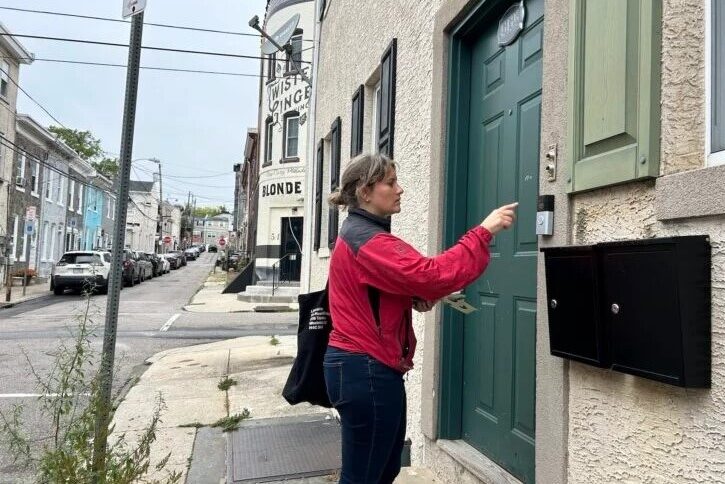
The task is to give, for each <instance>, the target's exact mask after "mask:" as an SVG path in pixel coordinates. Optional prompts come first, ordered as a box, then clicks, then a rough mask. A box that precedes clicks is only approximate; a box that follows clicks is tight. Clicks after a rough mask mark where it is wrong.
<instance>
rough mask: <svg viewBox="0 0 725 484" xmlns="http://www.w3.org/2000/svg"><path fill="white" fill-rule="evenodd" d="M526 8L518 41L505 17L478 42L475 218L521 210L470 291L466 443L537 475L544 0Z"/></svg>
mask: <svg viewBox="0 0 725 484" xmlns="http://www.w3.org/2000/svg"><path fill="white" fill-rule="evenodd" d="M526 6H527V9H528V12H527V25H526V26H525V30H524V32H523V33H522V34H521V35H520V36H519V38H518V39H517V40H516V41H515V42H514V43H513V44H511V45H509V46H508V47H499V46H498V45H497V43H496V29H497V26H498V22H497V21H490V22H487V24H486V25H487V26H488V27H486V28H485V29H484V30H483V32H482V36H481V37H480V38H478V39H476V40H475V41H473V42H472V43H471V46H470V47H471V68H470V73H471V74H470V75H471V77H470V86H471V88H470V89H471V91H470V100H471V102H470V119H469V124H468V125H469V132H468V165H467V170H468V180H467V183H468V186H467V195H466V214H467V215H466V216H467V222H468V225H469V226H474V225H476V224H478V223H480V221H481V220H482V219H483V217H485V215H486V214H488V213H489V212H490V211H491V210H493V209H494V208H496V207H498V206H500V205H502V204H504V203H508V202H512V201H518V202H519V209H518V220H517V223H516V224H515V225H514V227H512V228H511V229H510V230H508V231H506V232H502V233H500V234H499V235H498V236H496V237H495V239H494V240H493V241H492V243H491V244H490V250H491V256H492V257H491V263H490V265H489V267H488V269H487V270H486V272H485V273H484V275H483V276H482V277H481V278H479V279H478V280H477V281H476V282H475V283H473V284H472V285H471V286H469V287H468V288H467V290H466V298H467V299H468V300H469V301H470V302H471V304H472V305H474V306H475V307H476V308H477V309H478V311H476V312H474V313H472V314H470V315H467V316H466V317H465V320H464V328H463V343H462V347H463V396H462V405H463V408H462V413H461V415H462V425H461V428H462V434H463V439H464V440H466V441H467V442H469V443H470V444H471V445H472V446H474V447H475V448H477V449H478V450H480V451H481V452H482V453H484V454H485V455H487V456H488V457H489V458H491V459H492V460H494V461H495V462H497V463H498V464H499V465H500V466H501V467H503V468H505V469H506V470H508V471H509V472H510V473H512V474H513V475H515V476H516V477H517V478H519V479H521V480H523V481H524V482H533V480H534V435H535V421H536V418H535V385H536V375H535V371H536V266H537V265H536V260H537V247H538V240H537V236H536V234H535V216H536V202H537V196H538V183H539V139H540V129H541V61H542V53H543V50H542V45H543V43H542V41H543V0H531V1H528V2H526ZM495 20H497V19H495Z"/></svg>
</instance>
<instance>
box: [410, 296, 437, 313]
mask: <svg viewBox="0 0 725 484" xmlns="http://www.w3.org/2000/svg"><path fill="white" fill-rule="evenodd" d="M436 302H437V301H424V300H422V299H414V300H413V309H415V310H416V311H418V312H419V313H425V312H428V311H430V310H431V309H433V306H435V305H436Z"/></svg>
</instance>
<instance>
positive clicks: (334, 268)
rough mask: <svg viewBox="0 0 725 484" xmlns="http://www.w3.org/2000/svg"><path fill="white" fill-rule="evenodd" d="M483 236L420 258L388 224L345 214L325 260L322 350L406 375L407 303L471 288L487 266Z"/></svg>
mask: <svg viewBox="0 0 725 484" xmlns="http://www.w3.org/2000/svg"><path fill="white" fill-rule="evenodd" d="M491 237H492V236H491V233H490V232H489V231H488V230H486V229H485V228H483V227H480V226H479V227H476V228H474V229H471V230H470V231H468V232H467V233H466V234H465V235H464V236H463V237H461V239H460V240H459V241H458V243H457V244H456V245H454V246H453V247H451V248H450V249H448V250H447V251H445V252H444V253H442V254H441V255H438V256H436V257H425V256H423V255H421V254H420V253H419V252H418V251H417V250H415V249H414V248H413V247H411V246H410V245H409V244H407V243H406V242H404V241H402V240H401V239H399V238H398V237H395V236H394V235H392V234H390V221H389V220H387V219H384V218H380V217H377V216H375V215H373V214H371V213H369V212H366V211H365V210H361V209H351V210H350V215H349V216H348V217H347V219H345V222H344V223H343V224H342V228H341V229H340V235H339V237H338V238H337V242H336V244H335V250H334V251H333V253H332V258H331V260H330V275H329V294H330V313H331V316H332V332H331V333H330V343H329V344H330V346H333V347H335V348H339V349H342V350H346V351H351V352H354V353H364V354H367V355H369V356H372V357H373V358H375V359H376V360H378V361H380V362H381V363H384V364H386V365H387V366H389V367H391V368H395V369H396V370H398V371H400V372H403V373H404V372H406V371H408V370H409V369H411V368H412V367H413V355H414V353H415V345H416V339H415V334H414V332H413V326H412V324H411V321H412V319H411V309H412V306H413V297H418V298H420V299H424V300H427V301H435V300H438V299H440V298H442V297H445V296H447V295H449V294H451V293H452V292H456V291H459V290H461V289H463V288H464V287H466V286H467V285H469V284H470V283H472V282H473V281H475V280H476V279H477V278H478V277H479V276H480V275H481V274H482V273H483V271H484V270H485V269H486V266H487V265H488V261H489V259H490V255H489V251H488V244H489V242H490V241H491Z"/></svg>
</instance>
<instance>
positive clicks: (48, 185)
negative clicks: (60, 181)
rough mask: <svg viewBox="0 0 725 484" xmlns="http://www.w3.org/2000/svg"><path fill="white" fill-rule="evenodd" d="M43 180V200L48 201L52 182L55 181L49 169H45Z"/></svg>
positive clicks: (53, 174)
mask: <svg viewBox="0 0 725 484" xmlns="http://www.w3.org/2000/svg"><path fill="white" fill-rule="evenodd" d="M43 179H44V180H45V199H46V200H48V201H50V200H51V198H50V194H51V193H52V191H51V189H52V187H53V181H54V180H55V173H53V172H51V171H50V169H48V168H45V177H44V178H43Z"/></svg>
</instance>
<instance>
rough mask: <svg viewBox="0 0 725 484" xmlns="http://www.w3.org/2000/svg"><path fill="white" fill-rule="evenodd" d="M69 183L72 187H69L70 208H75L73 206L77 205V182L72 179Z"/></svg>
mask: <svg viewBox="0 0 725 484" xmlns="http://www.w3.org/2000/svg"><path fill="white" fill-rule="evenodd" d="M68 183H70V187H69V188H68V210H71V211H72V210H73V207H75V196H76V182H75V180H70V181H69V182H68Z"/></svg>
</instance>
